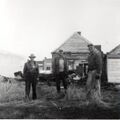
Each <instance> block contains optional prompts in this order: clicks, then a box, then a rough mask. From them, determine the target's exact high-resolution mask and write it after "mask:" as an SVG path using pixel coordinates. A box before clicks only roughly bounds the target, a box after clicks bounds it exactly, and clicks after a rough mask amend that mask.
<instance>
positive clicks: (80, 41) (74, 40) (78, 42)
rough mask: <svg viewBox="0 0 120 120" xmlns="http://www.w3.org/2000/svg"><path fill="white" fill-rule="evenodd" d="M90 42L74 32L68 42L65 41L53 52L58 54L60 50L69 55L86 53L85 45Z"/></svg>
mask: <svg viewBox="0 0 120 120" xmlns="http://www.w3.org/2000/svg"><path fill="white" fill-rule="evenodd" d="M90 43H91V42H90V41H88V40H87V39H86V38H84V37H83V36H81V33H80V32H75V33H74V34H73V35H72V36H71V37H70V38H69V39H68V40H66V41H65V42H64V43H63V44H62V45H61V46H60V47H59V48H57V49H56V50H55V51H53V53H54V52H58V51H59V50H60V49H62V50H63V51H64V52H71V53H76V52H77V53H88V52H89V51H88V47H87V45H88V44H90Z"/></svg>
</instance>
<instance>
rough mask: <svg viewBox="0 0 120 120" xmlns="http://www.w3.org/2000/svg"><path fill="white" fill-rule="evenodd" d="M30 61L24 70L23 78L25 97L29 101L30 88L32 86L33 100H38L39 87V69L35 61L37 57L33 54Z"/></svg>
mask: <svg viewBox="0 0 120 120" xmlns="http://www.w3.org/2000/svg"><path fill="white" fill-rule="evenodd" d="M29 58H30V60H28V61H27V62H26V63H25V65H24V69H23V76H24V79H25V97H26V99H27V100H29V94H30V88H31V86H32V99H33V100H35V99H37V94H36V85H37V77H38V75H39V71H38V70H39V69H38V65H37V63H36V61H34V59H35V55H34V54H31V55H30V56H29Z"/></svg>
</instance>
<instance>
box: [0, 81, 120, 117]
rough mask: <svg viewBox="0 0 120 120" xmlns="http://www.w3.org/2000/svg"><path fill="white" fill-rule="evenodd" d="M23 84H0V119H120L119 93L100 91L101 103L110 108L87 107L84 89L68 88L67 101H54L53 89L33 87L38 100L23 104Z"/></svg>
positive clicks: (45, 86)
mask: <svg viewBox="0 0 120 120" xmlns="http://www.w3.org/2000/svg"><path fill="white" fill-rule="evenodd" d="M24 89H25V84H24V82H17V81H15V80H13V81H12V82H0V118H6V119H9V118H11V119H14V118H16V119H17V118H18V119H21V118H27V119H28V118H31V119H33V118H34V119H35V118H36V119H47V118H50V119H53V118H54V119H69V118H71V119H75V118H78V119H79V118H82V119H84V118H85V119H88V118H91V119H93V118H96V119H99V118H104V119H105V118H108V119H110V118H112V119H113V118H114V119H115V118H120V115H119V112H120V104H119V101H120V91H119V90H116V89H102V95H103V100H104V101H105V102H107V103H111V105H112V107H110V108H106V107H103V106H101V107H100V106H99V107H98V106H95V105H89V106H88V105H87V104H86V102H85V91H84V86H79V87H76V88H73V87H69V88H68V94H69V95H68V96H69V97H68V99H65V98H63V99H59V100H58V99H55V96H56V89H55V86H53V85H52V86H48V85H47V84H45V83H39V84H38V85H37V95H38V99H37V100H35V101H33V100H30V101H29V102H25V101H24V95H25V94H24Z"/></svg>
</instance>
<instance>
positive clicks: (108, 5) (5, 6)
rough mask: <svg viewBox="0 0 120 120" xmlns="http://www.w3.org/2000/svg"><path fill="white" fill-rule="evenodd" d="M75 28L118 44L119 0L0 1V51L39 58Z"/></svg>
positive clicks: (107, 46)
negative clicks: (33, 55)
mask: <svg viewBox="0 0 120 120" xmlns="http://www.w3.org/2000/svg"><path fill="white" fill-rule="evenodd" d="M76 31H81V34H82V36H84V37H85V38H87V39H88V40H89V41H91V42H92V43H93V44H100V45H102V50H103V51H104V53H106V52H109V51H110V50H112V49H113V48H114V47H116V46H117V45H118V44H120V0H0V50H4V51H9V52H12V53H15V54H19V55H22V56H24V57H28V56H29V55H30V54H31V53H34V54H35V55H36V56H37V59H39V60H42V59H44V57H51V52H52V51H53V50H55V49H56V48H57V47H59V46H60V45H61V44H62V43H63V42H64V41H65V40H67V39H68V38H69V37H70V36H71V35H72V34H73V33H74V32H76Z"/></svg>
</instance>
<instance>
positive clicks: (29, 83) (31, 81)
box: [25, 76, 37, 100]
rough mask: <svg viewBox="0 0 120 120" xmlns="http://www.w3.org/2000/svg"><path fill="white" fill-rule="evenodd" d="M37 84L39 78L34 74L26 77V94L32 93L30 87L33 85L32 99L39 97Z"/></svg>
mask: <svg viewBox="0 0 120 120" xmlns="http://www.w3.org/2000/svg"><path fill="white" fill-rule="evenodd" d="M36 85H37V80H36V77H34V76H29V77H27V78H25V95H26V96H27V97H29V95H30V89H31V87H32V99H33V100H34V99H37V94H36Z"/></svg>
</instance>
